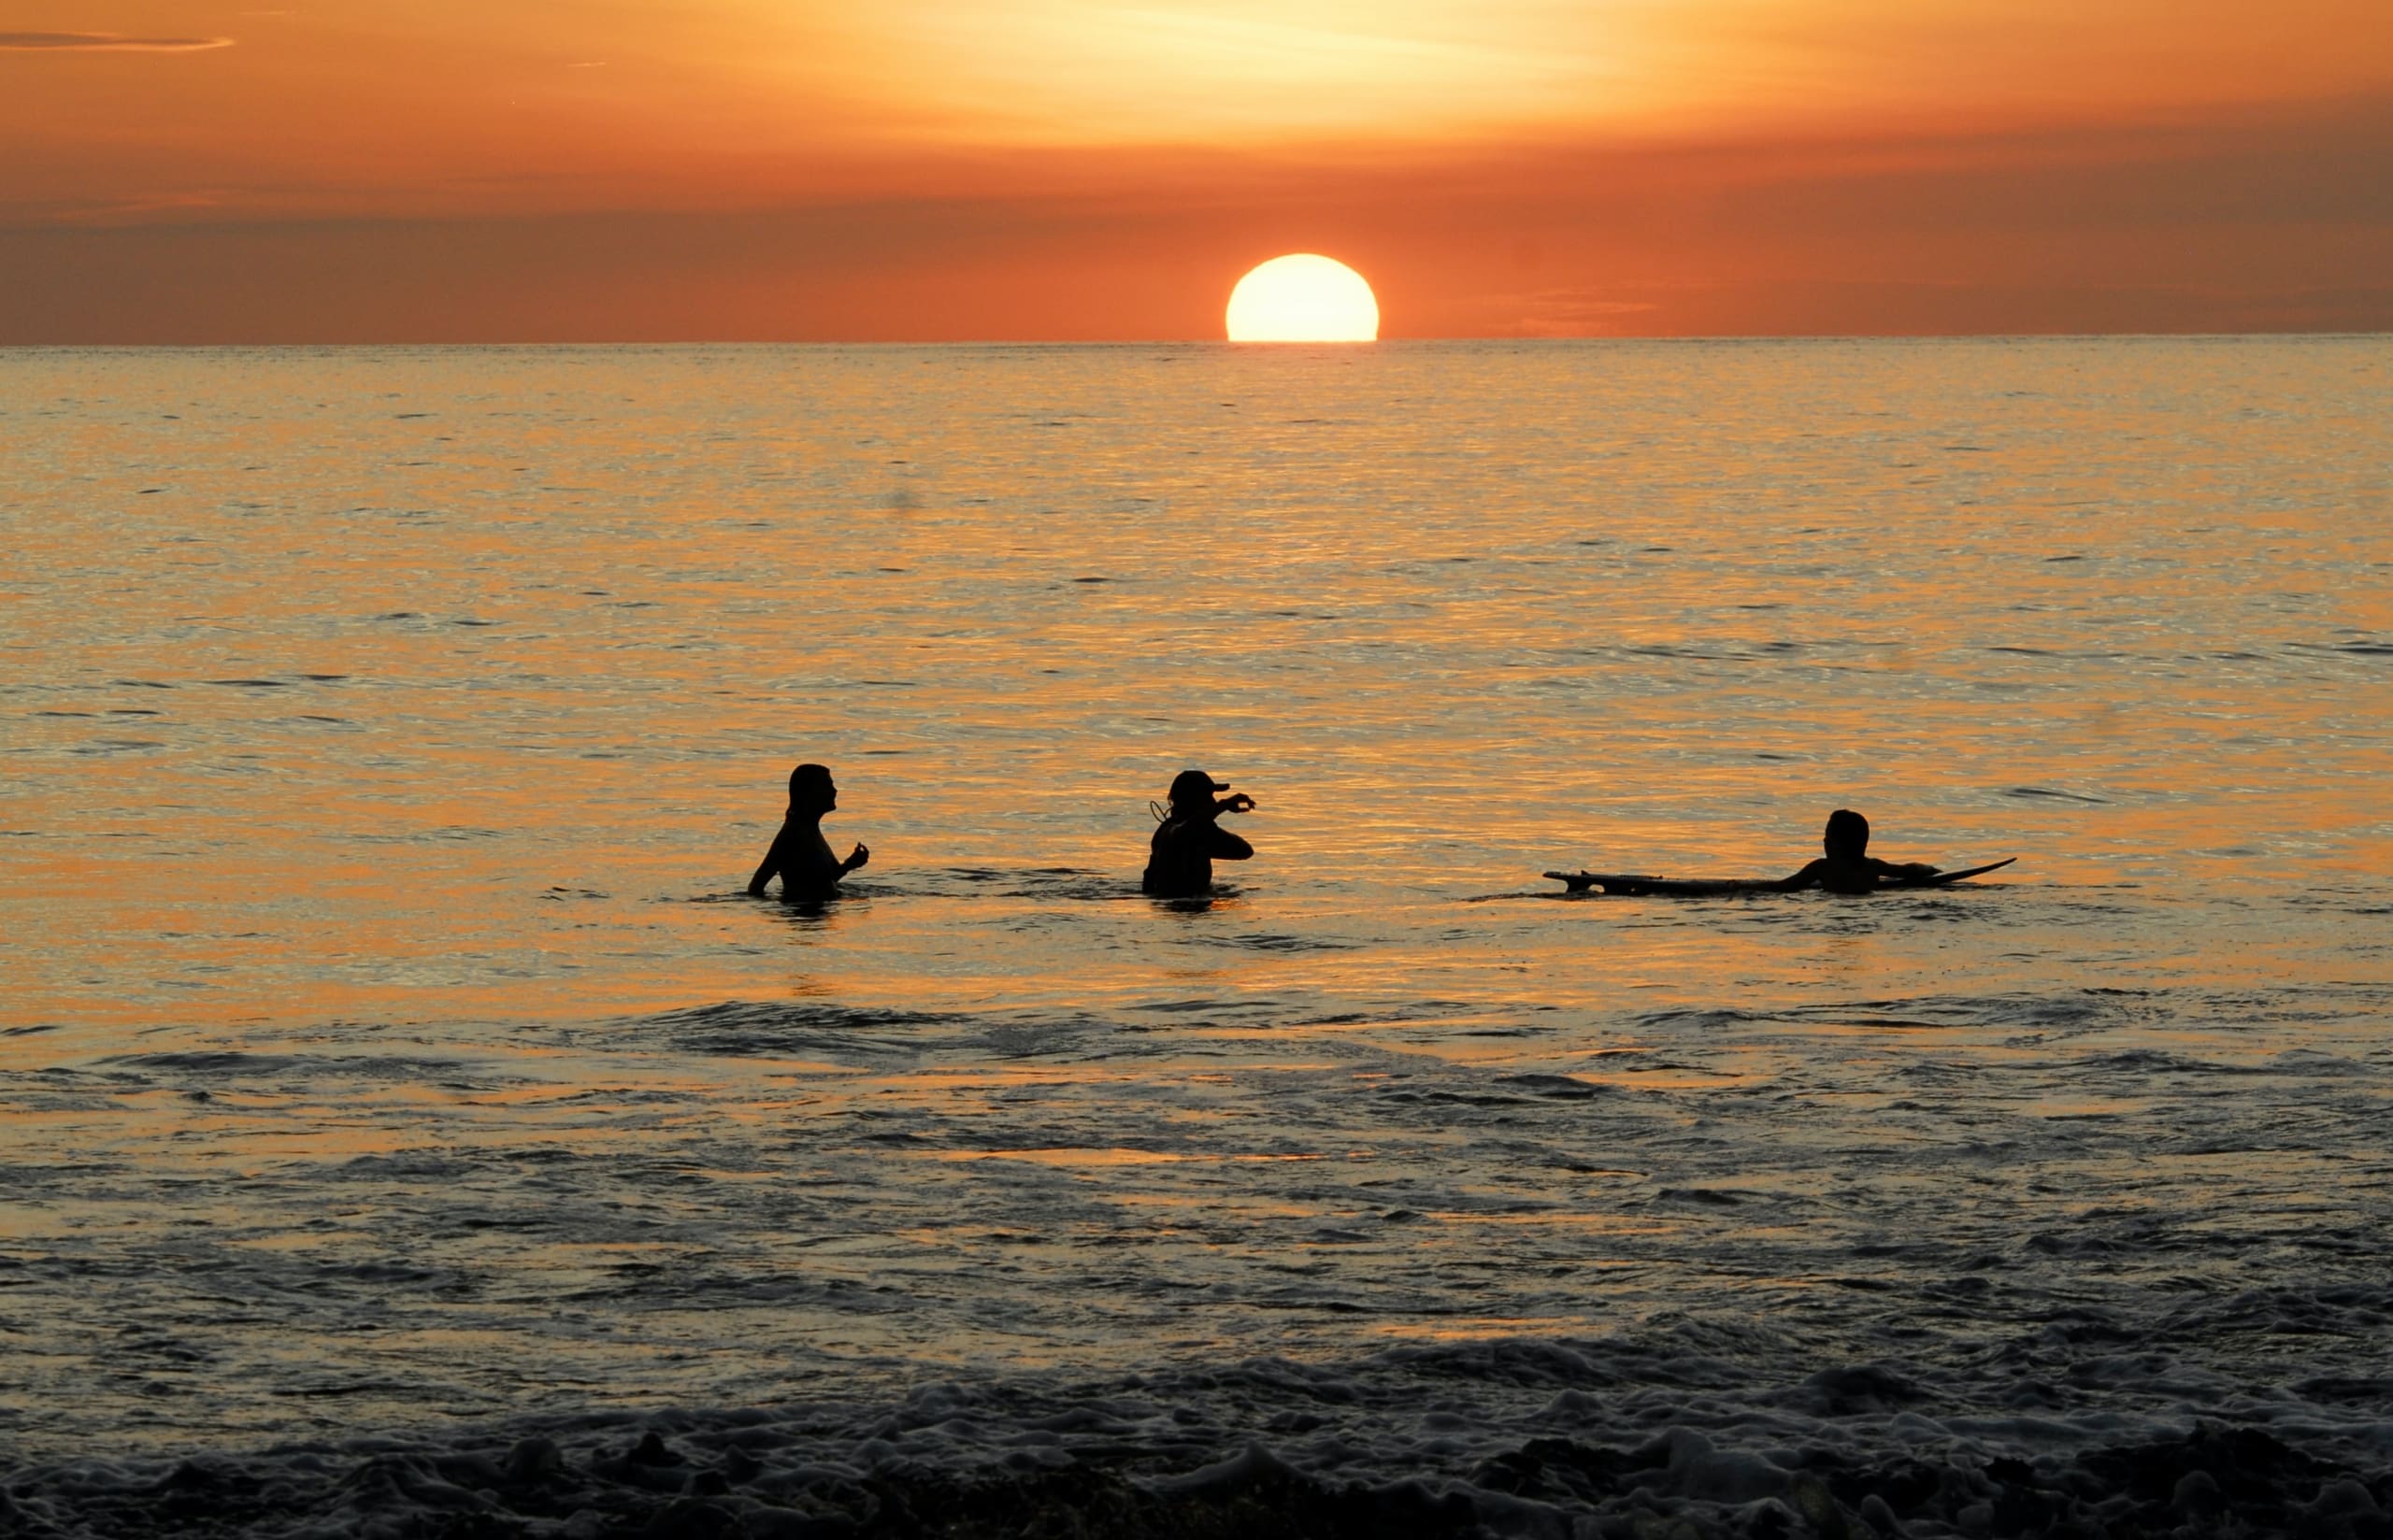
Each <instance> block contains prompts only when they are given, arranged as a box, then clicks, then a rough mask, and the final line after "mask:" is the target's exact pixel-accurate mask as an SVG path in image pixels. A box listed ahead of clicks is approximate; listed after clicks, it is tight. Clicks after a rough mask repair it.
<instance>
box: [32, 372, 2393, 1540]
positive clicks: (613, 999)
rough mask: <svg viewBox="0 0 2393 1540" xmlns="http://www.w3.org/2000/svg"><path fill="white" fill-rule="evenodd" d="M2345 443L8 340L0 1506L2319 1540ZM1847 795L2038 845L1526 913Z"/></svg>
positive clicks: (311, 1529)
mask: <svg viewBox="0 0 2393 1540" xmlns="http://www.w3.org/2000/svg"><path fill="white" fill-rule="evenodd" d="M2388 422H2393V344H2388V343H2386V341H2384V340H2383V339H2316V340H2304V341H2290V342H2288V341H2235V340H2223V341H2191V342H2159V341H2128V342H2102V343H2093V342H2030V343H1999V342H1998V343H1929V344H1845V343H1820V344H1801V345H1792V344H1741V345H1653V346H1636V345H1589V346H1549V345H1539V346H1532V347H1512V346H1496V345H1454V346H1437V347H1429V346H1419V347H1406V346H1389V347H1383V348H1379V349H1369V350H1363V351H1343V350H1325V351H1320V352H1314V351H1311V350H1303V349H1298V350H1293V351H1279V352H1273V351H1256V350H1241V349H1226V348H1197V347H1192V348H1155V349H855V350H831V349H791V350H782V349H724V350H713V351H703V350H672V349H663V350H612V349H601V350H561V351H540V350H476V349H464V350H430V351H395V350H394V351H347V350H343V351H327V352H304V351H286V352H251V353H230V352H227V353H217V352H202V353H154V354H153V353H126V352H107V353H64V352H24V353H14V354H7V355H0V463H6V464H7V466H8V467H9V470H8V475H7V478H6V482H5V486H0V519H4V520H6V524H7V535H8V538H9V546H10V549H11V553H12V554H11V558H10V562H9V564H8V566H7V569H6V577H5V580H0V590H5V592H4V593H0V600H4V601H5V604H6V606H7V608H6V611H5V613H6V615H7V620H6V623H5V627H0V660H5V663H6V666H5V667H0V753H5V755H6V760H5V764H6V767H7V784H8V787H9V797H8V802H7V807H6V809H5V813H0V825H5V827H0V834H5V835H6V836H7V837H5V838H0V968H5V971H6V977H7V991H6V995H5V998H0V1032H5V1034H6V1035H0V1104H4V1105H5V1106H6V1118H5V1120H0V1169H5V1171H6V1174H7V1182H6V1184H5V1190H4V1191H0V1224H5V1229H0V1332H5V1333H6V1337H5V1340H6V1341H7V1344H8V1346H9V1347H11V1349H12V1351H11V1352H10V1354H9V1355H8V1357H7V1360H6V1361H5V1367H0V1429H4V1430H5V1433H6V1436H7V1440H8V1442H9V1445H10V1446H11V1447H13V1449H14V1450H15V1458H16V1461H17V1462H18V1463H19V1464H20V1467H21V1468H20V1469H19V1471H18V1473H17V1475H16V1476H14V1477H13V1478H12V1479H11V1484H10V1487H9V1490H10V1491H11V1492H12V1493H13V1494H14V1495H13V1496H11V1497H9V1498H8V1499H7V1500H6V1501H7V1503H8V1504H13V1507H0V1523H6V1522H13V1523H16V1524H17V1525H19V1526H20V1527H27V1528H31V1529H33V1532H34V1533H39V1528H38V1526H40V1525H45V1524H47V1525H50V1526H53V1527H56V1528H60V1529H62V1530H64V1531H68V1532H73V1533H93V1534H132V1533H180V1532H183V1531H187V1530H189V1529H190V1528H191V1527H193V1525H194V1524H195V1523H197V1522H198V1521H199V1519H198V1516H208V1521H210V1522H220V1523H222V1525H224V1526H227V1527H229V1528H231V1529H233V1530H236V1531H241V1532H253V1533H274V1534H280V1533H460V1534H462V1533H558V1534H580V1533H610V1532H611V1530H612V1529H623V1528H626V1527H628V1529H629V1530H630V1532H632V1533H638V1532H639V1530H640V1529H641V1528H642V1527H643V1526H649V1525H651V1524H652V1522H653V1523H656V1524H660V1525H662V1526H664V1527H663V1528H660V1529H658V1530H656V1531H655V1533H693V1534H712V1533H753V1534H760V1535H761V1534H782V1533H787V1534H796V1533H816V1534H833V1533H852V1532H853V1533H910V1532H911V1531H910V1528H909V1526H910V1525H914V1524H917V1522H918V1521H922V1522H927V1520H928V1518H929V1517H930V1516H948V1517H953V1516H954V1515H957V1514H962V1513H972V1514H978V1515H981V1516H982V1518H983V1519H985V1521H986V1523H987V1525H988V1526H989V1527H988V1529H987V1531H986V1532H987V1533H1021V1531H1022V1529H1023V1526H1024V1525H1025V1524H1029V1523H1031V1522H1033V1521H1034V1520H1035V1521H1037V1522H1039V1523H1045V1524H1048V1525H1049V1526H1050V1528H1051V1529H1054V1530H1055V1531H1056V1532H1057V1533H1068V1528H1058V1526H1068V1524H1069V1523H1072V1522H1078V1523H1080V1524H1082V1526H1083V1528H1084V1529H1090V1530H1094V1531H1096V1532H1100V1533H1105V1532H1110V1533H1275V1532H1274V1530H1273V1529H1272V1525H1274V1524H1279V1525H1281V1526H1282V1528H1281V1530H1280V1531H1279V1533H1332V1532H1337V1531H1338V1530H1339V1527H1340V1526H1341V1525H1342V1526H1345V1527H1346V1529H1347V1531H1348V1532H1351V1533H1393V1532H1407V1531H1419V1532H1424V1533H1434V1532H1438V1531H1439V1530H1440V1527H1441V1526H1442V1527H1443V1528H1444V1529H1447V1530H1451V1531H1453V1532H1454V1533H1471V1532H1473V1531H1474V1530H1482V1531H1494V1532H1497V1533H1525V1534H1555V1535H1565V1534H1574V1533H1698V1534H1703V1533H1752V1534H1765V1533H1789V1534H1791V1533H1823V1534H1826V1533H1850V1534H1856V1535H1858V1534H1864V1533H1882V1534H1893V1533H1909V1534H1914V1535H1931V1534H1948V1533H1957V1534H1970V1535H1975V1534H1998V1533H1999V1534H2028V1533H2318V1534H2336V1533H2348V1534H2375V1533H2386V1520H2385V1519H2384V1510H2386V1509H2388V1508H2393V1484H2388V1483H2389V1480H2393V1478H2388V1474H2387V1473H2388V1470H2393V1458H2388V1451H2389V1450H2393V1322H2388V1320H2387V1315H2388V1312H2393V1286H2388V1285H2387V1283H2386V1276H2387V1275H2386V1268H2385V1265H2384V1261H2383V1259H2384V1256H2385V1254H2386V1239H2387V1230H2386V1220H2387V1217H2388V1210H2389V1209H2393V1199H2388V1178H2389V1177H2393V1139H2388V1137H2387V1129H2388V1126H2393V1125H2388V1116H2387V1115H2388V1111H2389V1110H2393V1106H2389V1105H2388V1103H2389V1102H2393V1096H2388V1092H2389V1091H2393V1048H2388V1047H2387V1044H2386V1027H2387V1024H2388V1021H2393V1009H2388V1006H2393V966H2389V965H2388V958H2393V949H2388V943H2393V930H2388V927H2393V863H2388V853H2393V850H2389V849H2388V836H2393V818H2388V816H2387V815H2386V810H2385V809H2386V804H2385V801H2384V796H2383V791H2382V787H2383V776H2384V769H2385V766H2386V749H2387V747H2388V737H2393V731H2388V729H2387V728H2386V725H2385V724H2386V718H2387V710H2386V708H2387V706H2389V705H2393V690H2388V674H2387V668H2388V667H2393V606H2388V600H2387V594H2388V586H2387V578H2388V575H2393V539H2388V537H2387V535H2386V530H2387V527H2388V526H2387V522H2386V512H2387V502H2388V493H2387V485H2388V479H2393V477H2389V476H2388V466H2393V429H2388V428H2387V426H2386V424H2387V423H2388ZM800 757H806V758H816V759H821V760H824V761H826V762H828V763H831V764H833V765H834V766H835V767H836V768H837V769H838V772H839V774H840V777H841V782H842V787H843V807H842V811H841V812H840V813H839V814H838V815H836V816H835V817H834V819H833V820H831V824H830V829H831V833H832V836H833V838H834V840H835V841H838V842H840V844H841V848H845V847H844V842H845V841H846V840H849V839H854V838H862V839H865V840H867V841H868V842H869V843H870V844H871V845H872V847H873V849H874V862H873V864H872V866H871V867H870V868H868V869H867V871H866V872H865V873H864V874H863V875H862V876H861V877H858V878H856V879H854V880H853V883H852V887H853V896H852V897H851V898H849V899H847V900H845V901H843V902H842V903H840V904H838V905H834V906H831V907H830V908H828V909H825V910H824V911H822V912H818V913H807V912H799V911H795V910H788V909H784V908H783V907H782V906H781V905H772V904H767V905H758V904H754V903H751V902H749V901H747V900H745V899H742V898H740V897H738V888H739V885H740V883H741V882H742V880H743V879H744V877H745V875H746V872H747V870H748V868H749V867H750V866H751V865H752V863H753V861H754V859H755V857H756V855H757V853H758V852H759V851H760V849H761V847H762V844H763V842H764V840H765V838H766V837H767V834H769V831H770V826H771V822H772V820H774V819H775V818H777V816H778V807H779V791H778V788H779V783H780V781H781V777H783V776H785V774H786V772H787V769H788V766H789V764H790V763H791V762H793V761H794V760H795V759H797V758H800ZM1184 763H1203V764H1205V765H1206V766H1207V767H1209V768H1211V769H1212V770H1213V771H1215V773H1216V774H1217V775H1220V776H1222V777H1224V778H1227V779H1233V780H1235V781H1236V782H1237V783H1238V785H1239V787H1240V788H1241V789H1244V790H1250V791H1253V792H1254V795H1255V796H1256V797H1257V798H1258V799H1259V800H1260V802H1261V804H1262V806H1261V807H1260V809H1259V810H1258V811H1257V812H1256V813H1254V814H1253V815H1251V816H1249V817H1248V818H1246V819H1245V820H1241V824H1240V827H1241V830H1242V832H1243V833H1245V834H1248V835H1249V836H1250V837H1251V838H1252V839H1254V842H1255V844H1256V846H1257V847H1258V848H1259V850H1260V852H1261V854H1260V856H1259V857H1258V859H1257V860H1256V861H1255V862H1254V863H1253V865H1252V866H1251V867H1249V868H1245V869H1241V870H1239V872H1237V874H1236V880H1235V889H1236V891H1234V892H1233V893H1232V894H1230V895H1229V896H1226V897H1225V898H1224V899H1222V900H1220V901H1217V902H1216V903H1215V904H1213V905H1211V907H1210V908H1205V909H1200V910H1174V909H1169V908H1165V907H1159V906H1157V905H1152V904H1150V903H1148V902H1146V901H1144V900H1141V899H1139V897H1138V896H1137V893H1136V872H1137V866H1138V863H1139V859H1140V854H1141V850H1142V847H1143V842H1144V832H1145V827H1146V822H1147V815H1146V813H1145V810H1144V806H1143V805H1144V803H1145V801H1146V799H1148V798H1149V797H1152V796H1155V795H1159V794H1160V793H1161V791H1162V789H1163V786H1164V784H1165V783H1166V782H1167V781H1168V779H1169V777H1170V775H1171V773H1172V772H1173V771H1174V770H1177V769H1178V768H1180V767H1181V766H1182V764H1184ZM1845 805H1849V806H1856V807H1860V808H1862V809H1863V810H1865V811H1867V812H1868V813H1870V816H1871V817H1872V819H1873V820H1874V821H1875V822H1876V824H1877V826H1878V830H1879V847H1880V848H1881V849H1882V851H1883V853H1884V854H1887V855H1888V856H1890V857H1892V858H1894V859H1906V858H1910V857H1914V856H1917V857H1924V858H1927V859H1931V860H1940V859H1941V860H1944V861H1946V862H1947V863H1957V862H1960V861H1963V860H1969V859H1976V860H1987V859H1993V858H1994V857H1996V856H1999V855H2013V854H2015V855H2018V856H2020V857H2021V860H2020V863H2019V864H2018V865H2017V866H2016V867H2013V868H2011V869H2010V870H2007V871H2005V872H2004V873H2002V874H2000V877H1999V878H1998V879H1993V880H1989V881H1988V882H1987V883H1985V885H1984V886H1982V887H1981V888H1978V889H1975V890H1956V891H1945V892H1940V893H1936V894H1933V895H1920V896H1914V897H1892V898H1884V899H1874V900H1867V901H1854V900H1840V899H1835V898H1830V897H1827V896H1824V895H1816V894H1814V895H1805V896H1801V897H1796V898H1786V899H1770V900H1736V901H1720V902H1699V903H1685V902H1667V901H1647V900H1621V899H1595V900H1587V901H1573V902H1564V901H1561V900H1559V899H1556V898H1554V897H1552V896H1551V895H1550V894H1548V893H1547V892H1545V891H1542V890H1545V889H1550V888H1551V887H1553V886H1554V885H1552V884H1547V883H1542V882H1540V880H1538V879H1537V877H1536V876H1535V874H1536V873H1538V872H1540V870H1542V869H1544V868H1546V867H1548V866H1555V865H1569V866H1578V865H1581V864H1593V865H1596V866H1598V867H1612V868H1614V869H1617V868H1620V867H1624V866H1626V867H1629V868H1632V869H1637V870H1651V871H1661V872H1675V873H1698V872H1701V873H1728V874H1732V875H1735V874H1746V873H1769V872H1778V871H1784V870H1790V869H1792V867H1793V866H1794V865H1796V864H1797V863H1799V862H1800V861H1801V860H1802V859H1804V858H1805V857H1806V856H1808V855H1809V854H1810V853H1812V851H1813V849H1814V848H1815V840H1816V832H1817V828H1818V824H1819V822H1820V820H1821V819H1822V817H1824V815H1825V814H1826V812H1827V810H1828V809H1829V808H1831V807H1834V806H1845ZM650 1432H654V1433H658V1434H659V1435H660V1436H661V1438H662V1439H663V1443H662V1444H661V1445H657V1446H652V1447H650V1448H649V1449H648V1451H647V1453H646V1454H645V1455H636V1454H635V1453H634V1451H635V1450H636V1448H637V1446H638V1443H639V1441H640V1439H641V1437H642V1435H643V1434H644V1433H650ZM675 1504H679V1506H678V1507H677V1506H675ZM11 1515H13V1518H11V1517H10V1516H11ZM726 1525H736V1526H738V1527H737V1528H735V1529H728V1530H727V1529H725V1528H724V1526H726ZM1009 1525H1011V1527H1010V1528H1009V1527H1008V1526H1009ZM1640 1525H1643V1526H1645V1527H1644V1528H1643V1529H1640V1528H1639V1526H1640ZM1672 1525H1678V1526H1681V1527H1680V1528H1678V1529H1672V1528H1671V1527H1670V1526H1672ZM2071 1525H2075V1526H2077V1528H2076V1529H2075V1530H2074V1531H2071V1529H2070V1526H2071ZM2238 1525H2241V1526H2242V1528H2241V1529H2240V1530H2239V1529H2238V1528H2236V1526H2238ZM443 1526H446V1528H444V1527H443ZM477 1526H479V1528H478V1527H477ZM675 1526H678V1527H675ZM808 1526H812V1527H811V1528H809V1527H808ZM843 1526H844V1527H843ZM1291 1526H1293V1527H1291ZM1606 1526H1612V1527H1610V1528H1607V1527H1606ZM1624 1526H1625V1527H1624ZM610 1527H611V1528H610Z"/></svg>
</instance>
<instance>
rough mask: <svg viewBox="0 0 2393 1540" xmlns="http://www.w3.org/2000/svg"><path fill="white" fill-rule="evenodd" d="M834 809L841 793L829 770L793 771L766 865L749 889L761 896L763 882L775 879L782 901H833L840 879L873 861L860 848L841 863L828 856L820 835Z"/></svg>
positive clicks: (827, 846)
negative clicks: (783, 813) (785, 810)
mask: <svg viewBox="0 0 2393 1540" xmlns="http://www.w3.org/2000/svg"><path fill="white" fill-rule="evenodd" d="M838 806H839V789H838V787H837V786H835V785H833V784H832V782H831V772H830V771H828V770H826V769H824V767H823V766H822V765H819V764H801V765H799V766H798V767H797V768H796V769H795V770H793V771H791V772H790V773H789V813H788V816H787V817H785V818H783V819H782V820H781V833H780V834H775V835H774V836H773V848H771V849H769V850H767V851H766V852H765V863H764V864H763V865H762V866H759V867H757V868H756V875H755V876H754V877H750V878H749V879H748V891H749V892H750V893H751V894H752V895H753V896H755V897H758V898H762V897H763V896H764V893H765V884H766V883H767V882H770V881H771V880H772V879H773V877H775V876H776V875H779V877H781V896H782V897H783V898H794V899H822V898H835V897H837V896H838V891H839V879H840V878H841V877H845V876H847V875H848V874H849V873H850V872H853V871H854V870H855V869H856V868H857V867H859V866H861V865H863V864H864V863H866V862H867V861H870V860H871V859H872V852H871V851H870V850H867V849H866V848H864V847H863V846H861V845H859V846H857V847H856V848H854V849H853V850H852V851H850V852H849V853H848V859H847V860H845V861H841V860H840V859H839V858H838V857H837V856H835V855H833V854H832V853H831V842H830V841H829V840H826V839H824V837H823V815H824V814H825V813H828V812H831V811H833V810H834V809H836V808H837V807H838Z"/></svg>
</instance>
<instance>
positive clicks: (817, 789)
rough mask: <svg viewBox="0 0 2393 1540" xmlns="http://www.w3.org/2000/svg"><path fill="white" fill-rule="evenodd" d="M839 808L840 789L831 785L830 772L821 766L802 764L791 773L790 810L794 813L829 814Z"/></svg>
mask: <svg viewBox="0 0 2393 1540" xmlns="http://www.w3.org/2000/svg"><path fill="white" fill-rule="evenodd" d="M838 806H839V789H838V787H837V786H834V785H833V784H832V783H831V772H830V770H829V769H828V768H827V767H825V766H824V765H820V764H801V765H799V766H798V767H797V768H796V769H795V770H793V771H791V772H790V773H789V810H790V811H791V812H793V813H814V814H818V815H819V814H823V813H828V812H831V811H832V810H834V809H835V808H837V807H838Z"/></svg>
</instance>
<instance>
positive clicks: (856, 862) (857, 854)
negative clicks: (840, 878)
mask: <svg viewBox="0 0 2393 1540" xmlns="http://www.w3.org/2000/svg"><path fill="white" fill-rule="evenodd" d="M871 859H872V852H871V851H870V850H867V849H866V848H864V847H863V846H861V845H859V846H857V847H856V848H854V849H853V850H850V851H849V852H848V862H847V864H846V865H845V866H843V867H841V868H840V870H842V871H848V872H853V871H854V870H855V869H856V868H857V867H859V866H862V865H863V864H864V863H866V862H867V861H870V860H871Z"/></svg>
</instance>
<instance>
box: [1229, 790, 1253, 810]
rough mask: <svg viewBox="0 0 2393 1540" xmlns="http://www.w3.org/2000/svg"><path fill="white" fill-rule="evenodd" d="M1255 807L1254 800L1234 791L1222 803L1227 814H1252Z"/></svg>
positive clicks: (1241, 792) (1243, 793)
mask: <svg viewBox="0 0 2393 1540" xmlns="http://www.w3.org/2000/svg"><path fill="white" fill-rule="evenodd" d="M1253 809H1254V798H1253V797H1250V796H1248V795H1247V794H1246V793H1245V792H1243V791H1232V792H1231V793H1230V794H1229V795H1228V796H1225V797H1224V798H1223V799H1222V801H1221V810H1222V811H1223V812H1225V813H1244V812H1251V811H1252V810H1253Z"/></svg>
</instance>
